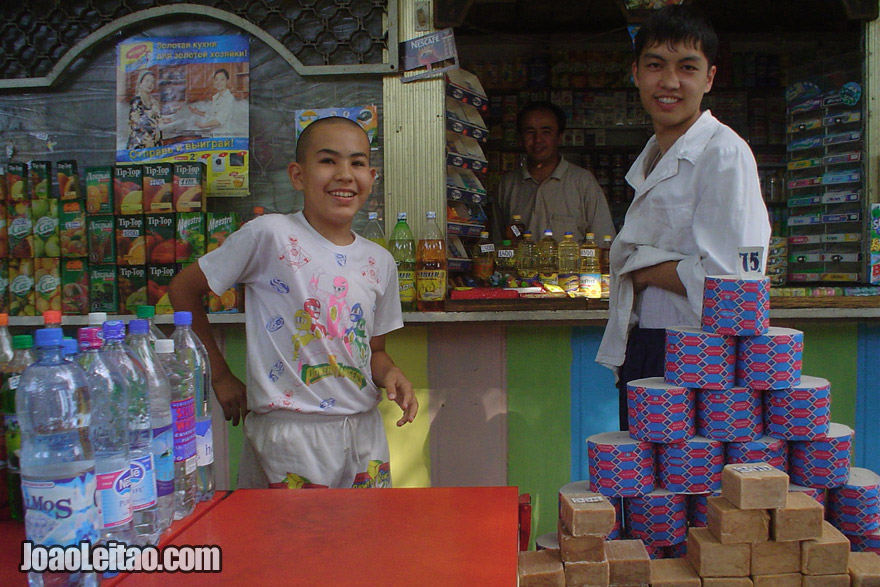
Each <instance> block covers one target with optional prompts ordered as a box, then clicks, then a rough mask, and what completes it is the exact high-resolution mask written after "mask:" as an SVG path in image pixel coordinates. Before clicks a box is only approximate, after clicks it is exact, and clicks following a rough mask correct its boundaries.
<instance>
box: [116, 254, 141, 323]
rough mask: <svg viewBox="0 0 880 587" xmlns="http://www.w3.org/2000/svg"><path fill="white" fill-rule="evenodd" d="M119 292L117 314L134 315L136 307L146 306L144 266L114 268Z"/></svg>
mask: <svg viewBox="0 0 880 587" xmlns="http://www.w3.org/2000/svg"><path fill="white" fill-rule="evenodd" d="M116 287H117V289H118V290H119V313H120V314H134V313H135V312H136V311H137V307H138V306H145V305H147V268H146V266H144V265H132V266H130V267H124V266H119V267H117V268H116Z"/></svg>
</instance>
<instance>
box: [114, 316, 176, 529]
mask: <svg viewBox="0 0 880 587" xmlns="http://www.w3.org/2000/svg"><path fill="white" fill-rule="evenodd" d="M125 342H126V344H128V346H129V347H130V348H131V350H132V352H134V354H135V356H137V358H138V359H140V360H141V364H143V366H144V373H145V375H146V376H147V391H148V393H149V396H150V420H151V425H152V427H153V463H154V464H155V466H156V497H157V499H158V502H159V528H160V529H161V532H164V531H165V529H166V528H168V526H170V525H171V520H172V518H173V517H174V433H173V431H172V430H171V389H170V388H169V384H168V376H167V375H166V374H165V369H164V368H163V367H162V365H161V364H160V363H159V357H158V356H157V355H156V351H155V350H153V345H152V344H150V323H149V322H148V321H146V320H141V319H137V320H132V321H130V322H129V323H128V338H127V339H126V341H125Z"/></svg>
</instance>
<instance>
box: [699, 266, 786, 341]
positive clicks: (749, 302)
mask: <svg viewBox="0 0 880 587" xmlns="http://www.w3.org/2000/svg"><path fill="white" fill-rule="evenodd" d="M702 325H703V330H705V331H706V332H712V333H716V334H728V335H735V336H755V335H756V334H764V333H765V332H767V329H768V328H769V327H770V280H769V279H767V278H766V277H763V278H758V279H740V278H739V277H737V276H733V275H720V276H712V275H710V276H707V277H706V282H705V286H704V289H703V316H702Z"/></svg>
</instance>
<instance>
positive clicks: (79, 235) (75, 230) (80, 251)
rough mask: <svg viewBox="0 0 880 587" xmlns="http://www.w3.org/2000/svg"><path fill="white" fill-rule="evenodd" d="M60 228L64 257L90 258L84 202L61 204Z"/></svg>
mask: <svg viewBox="0 0 880 587" xmlns="http://www.w3.org/2000/svg"><path fill="white" fill-rule="evenodd" d="M59 228H60V233H61V256H62V257H66V258H69V257H86V256H88V254H89V251H88V239H87V238H86V209H85V205H84V204H83V202H80V201H70V202H61V213H60V218H59Z"/></svg>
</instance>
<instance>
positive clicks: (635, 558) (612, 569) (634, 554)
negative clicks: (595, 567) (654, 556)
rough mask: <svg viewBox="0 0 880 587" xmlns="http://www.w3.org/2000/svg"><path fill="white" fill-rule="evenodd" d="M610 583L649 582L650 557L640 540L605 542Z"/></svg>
mask: <svg viewBox="0 0 880 587" xmlns="http://www.w3.org/2000/svg"><path fill="white" fill-rule="evenodd" d="M605 556H606V557H608V575H609V580H610V584H611V585H647V584H648V583H650V582H651V558H650V557H649V556H648V551H647V549H645V544H644V542H642V541H641V540H609V541H608V542H607V543H606V544H605Z"/></svg>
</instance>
